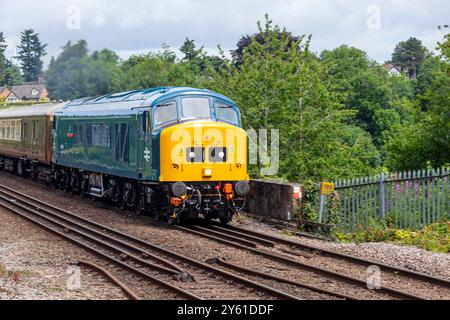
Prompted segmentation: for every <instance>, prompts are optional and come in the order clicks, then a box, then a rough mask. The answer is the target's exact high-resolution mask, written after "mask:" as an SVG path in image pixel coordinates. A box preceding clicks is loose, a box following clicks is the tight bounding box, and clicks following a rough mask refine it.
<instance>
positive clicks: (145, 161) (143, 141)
mask: <svg viewBox="0 0 450 320" xmlns="http://www.w3.org/2000/svg"><path fill="white" fill-rule="evenodd" d="M139 121H140V125H139V132H138V147H137V152H138V154H137V164H138V170H139V172H141V173H142V177H148V176H149V174H150V173H151V169H152V159H153V157H152V148H151V134H150V132H151V125H150V112H149V111H147V110H146V111H142V112H140V113H139Z"/></svg>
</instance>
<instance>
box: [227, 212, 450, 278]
mask: <svg viewBox="0 0 450 320" xmlns="http://www.w3.org/2000/svg"><path fill="white" fill-rule="evenodd" d="M233 224H234V225H235V226H238V227H242V228H246V229H250V230H254V231H258V232H265V233H269V234H272V235H275V236H278V237H282V238H286V239H289V240H293V241H298V242H299V243H304V244H308V245H313V246H317V247H319V248H323V249H330V250H334V251H338V252H342V253H346V254H349V255H354V256H358V257H361V258H366V259H371V260H374V261H379V262H380V263H384V264H388V265H392V266H396V267H402V268H406V269H409V270H413V271H417V272H422V273H426V274H430V275H434V276H440V277H442V278H446V279H449V280H450V268H449V266H450V254H445V253H435V252H430V251H427V250H424V249H420V248H417V247H414V246H401V245H397V244H393V243H383V242H379V243H361V244H355V243H336V242H329V241H322V240H316V239H310V238H304V237H297V236H289V235H287V234H286V232H283V231H282V230H279V229H277V228H274V227H272V226H269V225H267V224H264V223H260V222H258V221H257V220H255V219H253V218H249V217H245V218H244V219H242V220H241V221H240V222H236V221H235V222H233Z"/></svg>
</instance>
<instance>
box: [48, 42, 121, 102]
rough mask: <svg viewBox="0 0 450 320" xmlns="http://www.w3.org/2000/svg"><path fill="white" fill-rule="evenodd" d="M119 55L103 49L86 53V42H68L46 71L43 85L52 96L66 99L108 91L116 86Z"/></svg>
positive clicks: (117, 83) (116, 87) (117, 85)
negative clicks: (45, 81)
mask: <svg viewBox="0 0 450 320" xmlns="http://www.w3.org/2000/svg"><path fill="white" fill-rule="evenodd" d="M118 62H119V57H118V56H117V54H116V53H114V52H113V51H110V50H107V49H103V50H100V51H95V52H93V53H92V54H89V51H88V48H87V42H86V41H84V40H80V41H78V42H77V43H75V44H72V43H71V42H68V43H67V44H66V45H65V46H64V47H63V51H62V53H61V54H60V55H59V56H58V58H57V59H54V58H53V57H52V59H51V61H50V65H49V69H48V71H47V87H48V90H49V94H50V96H51V97H52V98H53V99H58V100H60V99H61V100H69V99H76V98H81V97H85V96H96V95H103V94H106V93H111V92H114V91H116V90H117V89H119V88H120V78H119V77H120V73H119V71H120V70H119V67H118V66H117V64H118Z"/></svg>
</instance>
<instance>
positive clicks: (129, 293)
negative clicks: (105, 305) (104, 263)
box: [77, 261, 141, 300]
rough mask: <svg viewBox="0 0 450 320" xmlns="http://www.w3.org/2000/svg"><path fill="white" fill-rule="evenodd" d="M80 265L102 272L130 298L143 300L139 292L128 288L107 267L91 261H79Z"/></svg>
mask: <svg viewBox="0 0 450 320" xmlns="http://www.w3.org/2000/svg"><path fill="white" fill-rule="evenodd" d="M77 264H78V266H84V267H87V268H89V269H92V270H94V271H95V272H97V273H100V274H102V275H103V276H104V277H106V278H107V279H108V280H109V281H110V282H112V283H113V284H115V285H116V286H118V287H119V288H120V289H121V290H122V291H123V292H124V293H125V294H126V295H127V297H128V298H130V300H141V299H140V298H139V296H138V295H137V294H135V293H134V292H133V291H132V290H131V289H130V288H128V287H127V286H126V285H125V284H124V283H123V282H121V281H120V280H119V279H117V278H116V277H115V276H113V275H112V274H111V273H110V272H109V271H107V270H106V269H104V268H102V267H100V266H99V265H96V264H94V263H91V262H87V261H78V262H77Z"/></svg>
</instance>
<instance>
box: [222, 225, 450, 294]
mask: <svg viewBox="0 0 450 320" xmlns="http://www.w3.org/2000/svg"><path fill="white" fill-rule="evenodd" d="M214 228H217V229H220V230H232V231H233V233H234V232H242V233H244V234H251V235H252V236H255V237H261V238H263V239H266V240H268V241H273V242H275V243H279V244H284V245H288V246H292V247H296V248H298V249H301V250H307V251H309V252H313V253H320V254H322V255H323V256H329V257H333V258H338V259H346V260H349V261H353V262H356V263H359V264H364V265H376V266H378V267H380V268H381V269H382V270H384V271H390V272H394V273H399V274H400V275H408V276H410V277H412V278H415V279H418V280H422V281H427V282H432V283H435V284H438V285H441V286H446V287H450V280H449V279H445V278H442V277H437V276H432V275H429V274H426V273H421V272H417V271H413V270H408V269H405V268H402V267H396V266H392V265H387V264H384V263H382V262H379V261H374V260H370V259H365V258H360V257H357V256H352V255H349V254H345V253H341V252H337V251H334V250H329V249H323V248H320V247H317V246H313V245H309V244H303V243H298V242H296V241H292V240H288V239H284V238H280V237H276V236H272V235H268V234H264V233H261V232H258V231H253V230H248V229H243V228H239V227H235V226H228V227H225V228H223V227H220V226H216V225H215V226H214Z"/></svg>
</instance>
